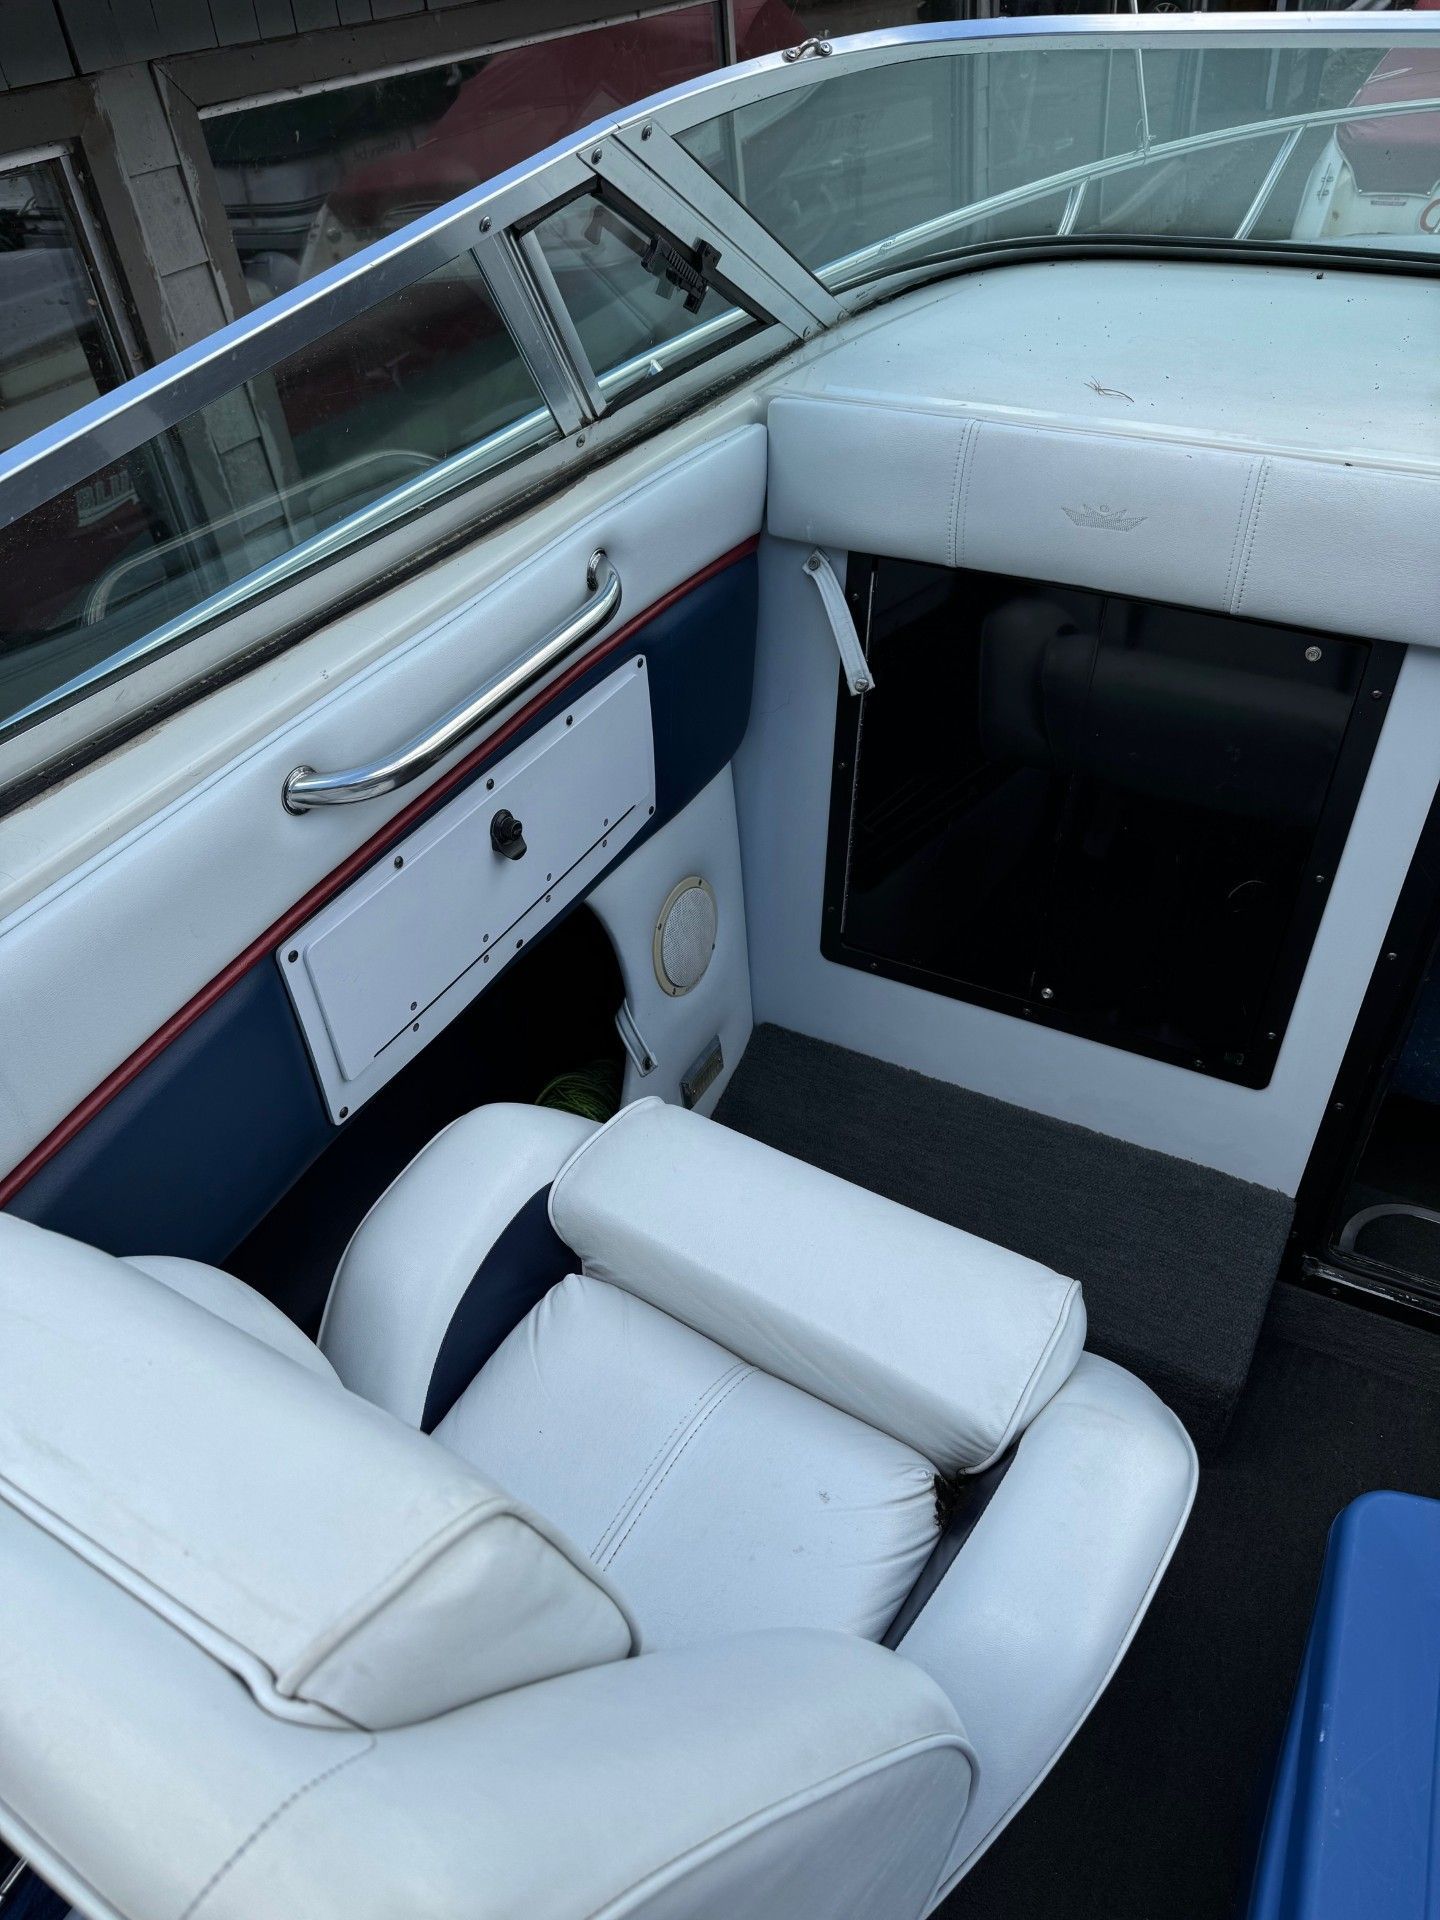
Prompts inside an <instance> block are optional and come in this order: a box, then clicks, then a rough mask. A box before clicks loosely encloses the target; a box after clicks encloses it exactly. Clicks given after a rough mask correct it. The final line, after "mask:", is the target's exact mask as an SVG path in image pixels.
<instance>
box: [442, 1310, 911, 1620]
mask: <svg viewBox="0 0 1440 1920" xmlns="http://www.w3.org/2000/svg"><path fill="white" fill-rule="evenodd" d="M435 1438H436V1439H437V1440H439V1441H440V1442H441V1443H442V1445H445V1446H448V1447H450V1448H452V1449H453V1450H454V1451H455V1452H457V1453H459V1454H461V1455H462V1456H463V1457H464V1458H465V1459H467V1460H469V1461H470V1462H471V1463H472V1464H474V1465H476V1466H479V1467H480V1468H481V1470H482V1471H483V1472H485V1473H487V1474H490V1475H493V1476H494V1477H495V1478H496V1479H497V1480H498V1481H499V1482H500V1483H501V1484H502V1485H503V1486H506V1487H508V1488H509V1489H510V1490H511V1492H512V1493H514V1494H515V1495H516V1496H517V1497H518V1498H520V1499H522V1500H524V1501H525V1502H526V1503H527V1504H529V1505H531V1506H533V1507H534V1508H536V1510H537V1511H538V1512H540V1513H542V1514H544V1515H545V1517H546V1518H547V1519H548V1520H550V1521H551V1522H552V1523H553V1524H554V1525H555V1526H557V1527H559V1528H560V1529H561V1530H562V1531H563V1532H564V1533H566V1534H568V1535H569V1537H570V1539H571V1540H572V1541H573V1542H574V1544H575V1545H576V1546H578V1547H580V1548H582V1549H583V1550H584V1551H585V1552H586V1553H588V1554H589V1555H590V1557H591V1558H592V1559H593V1560H594V1562H595V1564H596V1565H597V1566H598V1567H599V1568H600V1569H601V1571H602V1572H605V1573H608V1574H609V1576H610V1578H611V1580H612V1581H613V1584H614V1586H615V1588H616V1589H617V1591H618V1592H619V1593H620V1594H621V1595H623V1597H624V1599H625V1600H626V1602H627V1603H628V1605H629V1606H630V1607H631V1609H632V1611H633V1612H634V1614H635V1616H636V1618H637V1619H638V1621H639V1625H640V1632H641V1637H642V1642H643V1644H644V1646H645V1647H646V1648H649V1649H651V1650H653V1649H655V1648H659V1647H673V1646H681V1645H686V1644H689V1643H693V1642H695V1641H699V1640H703V1639H705V1638H707V1637H708V1636H710V1635H713V1634H722V1633H732V1632H736V1631H740V1630H744V1629H747V1628H752V1627H778V1626H811V1627H831V1628H838V1629H841V1630H843V1631H844V1632H847V1633H853V1634H859V1635H862V1636H864V1637H866V1638H868V1639H878V1638H879V1637H880V1635H881V1634H883V1633H884V1631H885V1629H886V1627H887V1626H888V1625H889V1623H890V1621H891V1619H892V1618H893V1617H894V1615H895V1612H896V1610H897V1609H898V1607H899V1605H900V1602H901V1601H902V1600H903V1599H904V1597H905V1595H906V1594H907V1593H908V1592H909V1590H910V1588H911V1587H912V1586H913V1585H914V1582H915V1578H916V1576H917V1574H918V1573H919V1570H920V1568H921V1566H922V1565H923V1564H924V1562H925V1560H926V1558H927V1556H928V1555H929V1553H930V1550H931V1548H932V1546H933V1545H934V1542H935V1538H936V1533H937V1526H936V1519H935V1471H934V1468H933V1467H932V1465H931V1464H930V1462H929V1461H928V1460H926V1459H924V1458H923V1456H922V1455H920V1454H919V1453H917V1452H915V1451H914V1449H913V1448H911V1447H907V1446H905V1445H904V1444H903V1443H902V1442H900V1441H898V1440H892V1439H891V1438H890V1437H889V1436H888V1435H886V1434H882V1433H879V1432H877V1431H876V1430H875V1429H874V1428H872V1427H868V1426H866V1425H864V1423H863V1422H861V1421H859V1420H856V1419H854V1418H853V1417H852V1416H851V1415H850V1414H846V1413H841V1412H839V1411H838V1410H837V1409H836V1408H834V1407H831V1406H827V1405H826V1404H825V1403H824V1402H823V1401H820V1400H816V1399H814V1398H812V1396H811V1395H809V1394H807V1393H802V1392H801V1391H800V1390H799V1389H798V1388H796V1387H792V1386H790V1385H788V1384H787V1383H785V1382H784V1381H781V1380H777V1379H775V1378H774V1377H773V1376H772V1375H770V1374H767V1373H764V1372H762V1371H761V1370H760V1369H759V1368H757V1367H753V1366H749V1365H747V1364H746V1363H745V1362H743V1361H740V1360H737V1358H736V1357H735V1355H734V1354H733V1353H731V1352H729V1351H728V1350H727V1349H726V1348H724V1347H721V1346H717V1345H716V1343H715V1342H714V1341H713V1340H708V1339H706V1338H705V1337H704V1335H702V1334H698V1333H695V1332H693V1331H692V1330H691V1329H690V1328H689V1327H686V1326H683V1325H682V1324H681V1323H680V1322H679V1321H678V1320H675V1319H673V1318H672V1317H671V1316H670V1315H669V1314H665V1313H662V1312H660V1310H659V1309H658V1308H656V1307H652V1306H650V1305H648V1304H647V1303H646V1302H645V1301H643V1300H639V1299H637V1298H636V1297H635V1296H634V1295H632V1294H630V1293H627V1292H624V1291H622V1290H621V1289H619V1288H616V1287H612V1286H610V1285H608V1284H607V1283H606V1282H604V1281H600V1280H593V1279H590V1278H588V1277H578V1276H574V1277H571V1278H570V1279H568V1280H565V1281H563V1282H562V1283H561V1284H560V1285H559V1286H557V1287H554V1288H552V1289H551V1291H550V1292H549V1293H548V1294H547V1295H546V1296H545V1298H544V1299H543V1300H542V1301H541V1302H540V1304H539V1305H538V1306H537V1307H536V1308H535V1309H534V1310H533V1311H532V1312H531V1313H530V1314H529V1315H528V1316H527V1318H526V1319H525V1320H524V1321H522V1322H521V1324H520V1325H519V1326H518V1327H517V1328H516V1329H515V1331H514V1332H513V1333H512V1334H511V1335H510V1337H509V1338H508V1339H507V1340H506V1341H505V1342H504V1344H503V1345H502V1346H501V1347H500V1348H499V1350H498V1351H497V1352H496V1353H495V1354H494V1356H493V1357H492V1358H491V1359H490V1361H489V1362H488V1363H487V1365H486V1366H485V1367H484V1368H483V1369H482V1370H481V1372H480V1373H479V1375H478V1376H477V1377H476V1379H475V1380H474V1381H473V1382H472V1383H471V1385H470V1386H469V1388H468V1389H467V1390H466V1392H465V1393H464V1394H462V1396H461V1397H460V1399H459V1400H458V1401H457V1402H456V1404H455V1406H454V1407H453V1408H452V1409H451V1411H450V1412H449V1414H447V1416H446V1417H445V1419H444V1420H442V1421H441V1423H440V1425H439V1426H438V1427H437V1428H436V1429H435Z"/></svg>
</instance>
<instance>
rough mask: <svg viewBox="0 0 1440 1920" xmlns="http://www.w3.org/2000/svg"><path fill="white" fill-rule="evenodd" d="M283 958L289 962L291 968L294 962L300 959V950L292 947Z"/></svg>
mask: <svg viewBox="0 0 1440 1920" xmlns="http://www.w3.org/2000/svg"><path fill="white" fill-rule="evenodd" d="M285 958H286V959H287V960H288V961H289V962H290V964H291V966H292V967H293V966H294V964H295V962H296V961H297V960H298V959H299V958H300V949H299V948H298V947H292V948H291V949H290V951H289V952H288V953H287V954H286V956H285Z"/></svg>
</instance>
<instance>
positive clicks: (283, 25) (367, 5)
mask: <svg viewBox="0 0 1440 1920" xmlns="http://www.w3.org/2000/svg"><path fill="white" fill-rule="evenodd" d="M459 4H464V0H0V92H3V91H5V90H7V89H11V88H16V87H34V86H40V85H42V84H43V83H44V82H46V81H49V80H68V79H72V78H74V77H75V76H76V75H77V74H86V73H100V72H102V71H103V70H104V69H105V68H107V67H121V66H128V65H130V64H131V63H132V62H133V61H137V60H160V59H164V58H166V57H168V56H169V55H172V54H180V53H200V52H205V51H208V50H210V49H213V48H219V47H243V46H251V45H254V44H255V42H257V41H263V40H283V39H287V38H289V37H290V36H291V35H293V34H297V33H313V32H315V31H317V30H318V29H321V28H325V27H360V26H369V25H371V24H372V23H374V22H377V21H384V20H399V19H402V18H403V17H405V16H406V15H407V14H417V13H445V12H448V11H449V10H450V8H451V7H453V6H455V5H459ZM603 11H604V9H603V7H597V8H596V12H597V13H599V12H603ZM544 14H545V7H544V5H543V0H537V5H536V15H537V22H536V24H537V25H540V24H542V23H543V19H544Z"/></svg>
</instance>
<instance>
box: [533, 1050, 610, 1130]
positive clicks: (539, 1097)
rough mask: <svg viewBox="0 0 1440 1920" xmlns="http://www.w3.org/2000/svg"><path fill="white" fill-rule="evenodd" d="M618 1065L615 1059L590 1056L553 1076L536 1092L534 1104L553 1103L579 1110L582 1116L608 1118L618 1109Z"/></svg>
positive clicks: (564, 1109)
mask: <svg viewBox="0 0 1440 1920" xmlns="http://www.w3.org/2000/svg"><path fill="white" fill-rule="evenodd" d="M620 1086H621V1075H620V1065H619V1062H618V1061H615V1060H592V1061H591V1062H590V1065H589V1066H588V1067H576V1068H574V1069H572V1070H571V1071H570V1072H568V1073H557V1074H556V1076H555V1078H554V1079H553V1080H551V1081H549V1082H547V1084H546V1085H545V1086H543V1087H542V1088H541V1089H540V1091H539V1093H537V1094H536V1096H535V1104H536V1106H537V1107H555V1108H558V1110H559V1111H560V1112H561V1113H578V1114H579V1115H580V1117H581V1119H582V1120H608V1119H609V1118H610V1117H611V1115H612V1114H615V1113H618V1112H619V1110H620Z"/></svg>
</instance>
